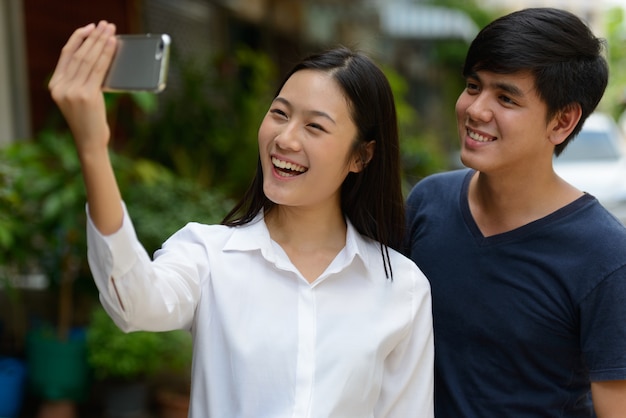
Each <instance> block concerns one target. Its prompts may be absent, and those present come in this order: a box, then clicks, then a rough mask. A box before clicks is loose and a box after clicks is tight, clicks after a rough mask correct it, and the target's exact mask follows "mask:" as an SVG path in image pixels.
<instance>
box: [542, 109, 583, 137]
mask: <svg viewBox="0 0 626 418" xmlns="http://www.w3.org/2000/svg"><path fill="white" fill-rule="evenodd" d="M581 115H582V109H581V107H580V103H573V104H571V105H570V106H567V107H566V108H565V109H563V110H561V111H559V112H558V113H557V115H556V116H555V117H554V118H553V119H552V121H551V122H550V125H549V132H548V135H549V139H550V142H552V144H553V145H555V146H556V145H559V144H560V143H562V142H563V141H565V139H567V137H568V136H569V135H570V134H571V133H572V131H573V130H574V128H576V125H577V124H578V121H579V120H580V117H581Z"/></svg>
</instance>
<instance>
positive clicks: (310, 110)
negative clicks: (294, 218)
mask: <svg viewBox="0 0 626 418" xmlns="http://www.w3.org/2000/svg"><path fill="white" fill-rule="evenodd" d="M356 136H357V128H356V126H355V124H354V122H353V120H352V117H351V111H350V107H349V104H348V100H347V99H346V97H345V96H344V94H343V92H342V90H341V89H340V87H339V85H338V84H337V82H336V81H335V80H334V79H333V78H332V77H331V76H330V75H328V74H327V73H325V72H322V71H316V70H301V71H298V72H296V73H294V74H293V75H292V76H291V77H290V78H289V79H288V80H287V82H286V83H285V85H284V86H283V88H282V89H281V90H280V92H279V94H278V96H277V97H276V98H275V99H274V100H273V101H272V104H271V106H270V108H269V111H268V112H267V114H266V115H265V118H264V119H263V122H262V123H261V126H260V128H259V151H260V157H261V165H262V168H263V190H264V192H265V195H266V196H267V197H268V198H269V199H270V200H271V201H272V202H274V203H276V204H278V205H286V206H292V207H308V208H311V207H317V206H320V205H337V206H339V205H340V193H339V189H340V187H341V184H342V183H343V181H344V179H345V178H346V176H347V175H348V173H349V172H351V171H352V172H357V171H359V170H360V167H361V164H360V163H359V161H358V157H357V154H356V153H355V152H353V148H354V143H355V140H356Z"/></svg>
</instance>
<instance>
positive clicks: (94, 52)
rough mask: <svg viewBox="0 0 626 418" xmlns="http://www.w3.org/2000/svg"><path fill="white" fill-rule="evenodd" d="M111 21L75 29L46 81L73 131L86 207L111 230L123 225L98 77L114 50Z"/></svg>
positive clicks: (104, 229) (95, 220) (100, 225)
mask: <svg viewBox="0 0 626 418" xmlns="http://www.w3.org/2000/svg"><path fill="white" fill-rule="evenodd" d="M115 48H116V38H115V25H113V24H111V23H108V22H106V21H101V22H99V23H98V24H97V25H94V24H89V25H87V26H84V27H82V28H79V29H76V30H75V31H74V33H73V34H72V36H70V38H69V40H68V41H67V43H66V44H65V46H64V47H63V50H62V51H61V57H60V58H59V62H58V63H57V66H56V68H55V70H54V74H53V75H52V78H51V79H50V83H49V84H48V87H49V88H50V93H51V95H52V99H53V100H54V101H55V102H56V103H57V105H58V106H59V108H60V109H61V112H62V113H63V116H64V117H65V120H66V121H67V123H68V125H69V127H70V129H71V131H72V134H73V136H74V142H75V143H76V149H77V151H78V156H79V158H80V161H81V167H82V171H83V179H84V181H85V188H86V191H87V201H88V203H89V213H90V216H91V219H92V221H93V223H94V225H95V226H96V228H97V229H98V230H99V231H100V232H101V233H103V234H111V233H113V232H115V231H116V230H118V229H119V228H120V226H121V225H122V221H123V211H122V205H121V199H122V198H121V195H120V191H119V187H118V186H117V182H116V180H115V174H114V172H113V167H112V166H111V161H110V159H109V153H108V143H109V138H110V136H111V130H110V128H109V125H108V123H107V115H106V109H105V106H104V95H103V93H102V82H103V81H104V78H105V76H106V74H107V71H108V68H109V66H110V64H111V60H112V59H113V55H114V54H115Z"/></svg>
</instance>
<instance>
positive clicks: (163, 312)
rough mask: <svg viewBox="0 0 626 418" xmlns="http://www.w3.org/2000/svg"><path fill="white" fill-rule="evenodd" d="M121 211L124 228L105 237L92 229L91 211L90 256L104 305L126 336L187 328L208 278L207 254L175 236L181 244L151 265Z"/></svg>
mask: <svg viewBox="0 0 626 418" xmlns="http://www.w3.org/2000/svg"><path fill="white" fill-rule="evenodd" d="M123 208H124V220H123V224H122V226H121V228H120V229H119V230H118V231H116V232H115V233H113V234H111V235H106V236H104V235H102V234H101V233H100V232H99V231H98V230H97V229H96V227H95V226H94V225H93V222H92V220H91V219H90V218H89V211H88V210H87V219H88V220H87V245H88V250H87V256H88V261H89V266H90V269H91V272H92V275H93V278H94V281H95V283H96V286H97V287H98V290H99V292H100V301H101V303H102V305H103V307H104V308H105V310H106V311H107V312H108V313H109V315H110V316H111V318H112V319H113V321H114V322H115V323H116V324H117V326H118V327H119V328H120V329H122V330H123V331H125V332H130V331H137V330H145V331H168V330H173V329H189V328H190V327H191V323H192V321H193V314H194V311H195V307H196V305H197V302H198V298H199V295H200V277H201V275H202V274H208V265H206V261H205V260H206V256H203V254H206V251H204V249H203V247H202V245H201V243H199V242H193V241H191V242H189V241H185V239H183V238H174V237H172V238H170V240H172V241H178V242H177V243H176V242H175V243H173V245H170V246H169V247H168V250H167V251H163V255H162V257H159V258H160V259H159V260H158V261H157V260H155V261H152V259H151V258H150V256H149V255H148V253H147V252H146V250H145V249H144V247H143V246H142V245H141V243H140V242H139V240H138V238H137V236H136V233H135V229H134V226H133V224H132V221H131V219H130V217H129V216H128V212H127V210H126V206H125V205H123ZM179 232H180V231H179ZM176 235H178V236H181V235H184V234H180V233H178V234H175V236H176ZM203 262H204V265H203Z"/></svg>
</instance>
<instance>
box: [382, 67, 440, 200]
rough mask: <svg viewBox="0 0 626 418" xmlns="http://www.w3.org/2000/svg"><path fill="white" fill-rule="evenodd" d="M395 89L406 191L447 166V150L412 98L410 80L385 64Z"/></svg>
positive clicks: (392, 87)
mask: <svg viewBox="0 0 626 418" xmlns="http://www.w3.org/2000/svg"><path fill="white" fill-rule="evenodd" d="M382 69H383V72H384V73H385V75H386V76H387V79H388V80H389V84H390V86H391V90H392V91H393V95H394V99H395V105H396V113H397V117H398V132H399V135H400V150H401V154H400V158H401V164H402V178H403V191H404V193H405V194H406V193H408V191H409V190H410V188H411V186H412V185H413V184H415V183H416V182H417V181H418V180H419V179H421V178H423V177H425V176H426V175H428V174H431V173H433V172H436V171H440V170H442V169H444V168H445V167H446V163H447V157H446V155H447V153H446V150H445V148H444V147H443V144H442V141H441V140H440V138H439V137H438V136H437V135H436V133H435V132H433V131H432V128H431V129H426V128H425V126H426V124H425V123H424V121H423V120H421V118H420V115H419V114H418V112H417V111H416V110H415V108H413V107H412V106H411V105H410V103H409V102H408V100H407V98H406V96H407V93H408V91H409V85H408V83H407V81H406V80H405V79H404V78H403V77H402V76H401V75H400V74H399V73H398V72H397V71H395V70H394V69H392V68H390V67H382Z"/></svg>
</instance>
